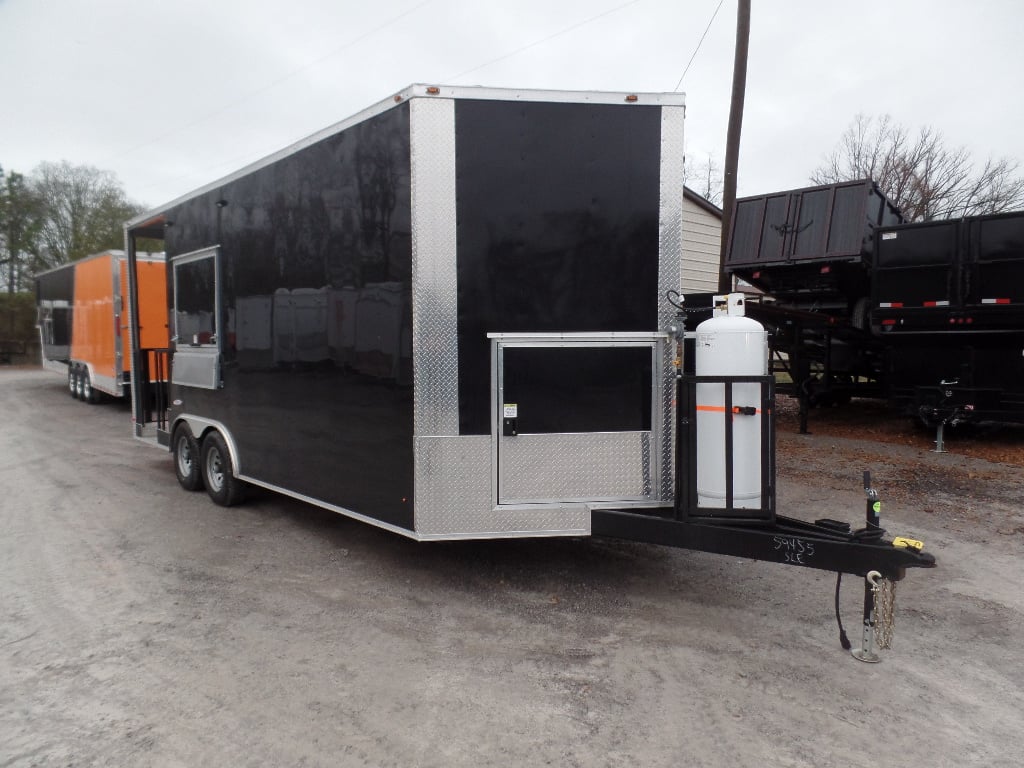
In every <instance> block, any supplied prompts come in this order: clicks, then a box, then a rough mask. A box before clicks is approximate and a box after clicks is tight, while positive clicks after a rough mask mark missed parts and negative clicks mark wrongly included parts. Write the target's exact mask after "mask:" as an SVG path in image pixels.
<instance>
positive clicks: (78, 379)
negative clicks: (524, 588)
mask: <svg viewBox="0 0 1024 768" xmlns="http://www.w3.org/2000/svg"><path fill="white" fill-rule="evenodd" d="M83 373H85V369H84V368H78V367H76V368H75V399H77V400H84V399H85V398H84V397H83V396H82V374H83Z"/></svg>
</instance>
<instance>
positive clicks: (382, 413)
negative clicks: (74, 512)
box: [126, 86, 934, 580]
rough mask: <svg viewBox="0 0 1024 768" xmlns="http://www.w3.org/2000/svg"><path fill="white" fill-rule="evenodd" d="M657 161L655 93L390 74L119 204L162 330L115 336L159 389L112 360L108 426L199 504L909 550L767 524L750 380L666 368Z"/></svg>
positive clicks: (769, 474) (764, 547)
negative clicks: (218, 161) (158, 200)
mask: <svg viewBox="0 0 1024 768" xmlns="http://www.w3.org/2000/svg"><path fill="white" fill-rule="evenodd" d="M682 161H683V100H682V97H681V96H680V95H678V94H662V95H658V94H613V93H593V92H587V93H563V92H544V91H503V90H492V89H482V88H438V87H433V86H429V87H428V86H412V87H410V88H409V89H407V90H405V91H402V92H401V93H399V94H396V95H395V96H394V97H393V98H390V99H388V100H387V101H385V102H382V103H380V104H378V105H376V106H375V107H372V108H370V109H369V110H366V111H365V112H363V113H361V114H359V115H357V116H355V117H353V118H352V119H350V120H347V121H344V122H342V123H340V124H338V125H336V126H333V127H332V128H329V129H327V130H325V131H323V132H321V133H319V134H317V135H315V136H313V137H311V138H310V139H308V140H306V141H303V142H301V143H299V144H297V145H295V146H294V147H291V148H290V149H288V150H285V151H283V152H281V153H279V154H277V155H274V156H272V157H270V158H267V159H266V160H265V161H262V162H260V163H257V164H255V165H253V166H251V167H249V168H246V169H244V170H242V171H240V172H238V173H236V174H233V175H231V176H229V177H227V178H225V179H223V180H221V181H218V182H216V183H213V184H211V185H209V186H207V187H204V188H202V189H200V190H198V191H196V192H195V193H192V194H190V195H186V196H185V197H183V198H180V199H178V200H176V201H174V202H172V203H169V204H168V205H166V206H163V207H161V208H159V209H156V210H154V211H151V212H149V213H147V214H144V215H142V216H140V217H138V218H136V219H134V220H133V221H131V222H129V223H128V225H127V228H126V242H127V247H128V250H129V254H130V255H131V254H133V253H134V249H135V247H136V242H137V241H138V240H139V239H141V238H159V239H162V240H163V241H164V247H165V250H166V252H167V258H168V262H167V264H168V284H169V287H170V290H169V301H168V307H167V311H168V313H169V316H170V318H171V326H172V329H173V335H172V339H171V346H170V348H169V349H167V350H149V349H146V348H145V347H144V346H143V345H140V344H138V343H135V345H134V349H135V351H136V354H135V357H134V361H133V362H134V364H135V365H136V366H137V367H139V368H143V367H145V366H146V365H147V364H149V362H150V361H152V360H157V361H160V360H161V359H162V357H167V358H169V364H170V371H171V374H170V379H169V384H168V388H167V400H166V401H164V400H162V395H163V389H162V388H160V387H151V386H147V384H146V382H148V381H149V377H147V376H141V375H140V376H136V377H133V379H132V381H133V383H137V385H136V387H135V389H134V390H133V414H134V420H135V423H134V430H135V435H136V436H137V437H139V438H140V439H143V440H148V441H152V442H154V443H160V444H162V445H165V446H168V447H169V448H170V450H171V452H172V454H173V457H174V466H175V470H176V472H177V475H178V479H179V481H180V482H181V484H182V485H183V486H184V487H185V488H188V489H193V490H194V489H198V488H200V487H202V486H204V485H205V487H206V490H207V491H208V492H209V493H210V495H211V497H213V499H214V500H215V501H216V502H218V503H221V504H226V505H228V504H232V503H235V502H237V501H238V500H240V498H241V495H242V492H243V491H244V488H245V485H246V484H253V485H256V486H260V487H265V488H269V489H272V490H275V491H278V492H281V493H285V494H288V495H290V496H294V497H296V498H299V499H303V500H306V501H309V502H312V503H314V504H317V505H319V506H322V507H325V508H328V509H331V510H335V511H337V512H340V513H343V514H346V515H349V516H352V517H355V518H358V519H360V520H364V521H366V522H370V523H372V524H375V525H378V526H381V527H383V528H386V529H389V530H392V531H395V532H398V533H401V534H403V535H406V536H409V537H412V538H415V539H418V540H438V539H460V538H495V537H523V536H564V535H589V534H601V535H609V536H618V537H623V538H630V539H636V540H643V541H653V542H658V543H662V544H667V545H672V546H681V547H688V548H692V549H700V550H707V551H713V552H729V553H734V554H740V555H744V556H747V557H754V558H760V559H765V560H771V561H776V562H780V563H789V564H793V565H801V566H808V567H815V568H824V569H828V570H837V571H840V572H846V573H855V574H859V575H862V576H863V575H867V574H868V573H870V572H877V573H878V574H880V575H881V576H884V577H887V578H890V579H894V580H895V579H899V578H902V576H903V575H904V571H905V569H906V568H907V567H915V566H919V567H920V566H923V567H928V566H931V565H934V559H933V558H932V557H931V556H930V555H928V554H927V553H924V552H921V551H919V550H920V547H917V548H915V547H898V546H894V545H893V543H892V542H890V541H889V540H886V539H884V538H883V532H882V531H881V529H879V528H878V527H877V526H875V527H874V528H872V529H871V530H870V531H868V533H867V535H865V533H864V532H863V531H852V530H851V529H850V526H849V525H846V526H843V525H842V524H836V523H835V522H834V521H831V520H823V521H821V522H820V523H802V522H800V521H795V520H791V519H786V518H783V517H781V516H777V515H776V511H775V478H774V469H775V464H774V432H773V418H772V410H773V409H772V403H773V390H772V386H773V382H772V381H771V379H770V378H769V377H768V376H766V375H763V374H764V373H765V371H764V370H760V371H759V375H747V374H744V375H732V374H730V373H729V372H728V371H725V372H723V373H722V375H709V374H708V373H707V372H704V373H701V371H700V370H698V371H697V373H698V374H700V375H696V376H692V377H691V376H684V375H683V370H684V366H683V365H682V361H681V359H680V357H681V349H682V347H683V341H684V337H685V334H684V332H683V320H684V318H685V314H684V312H683V311H682V307H681V305H680V304H679V300H678V299H676V298H672V297H675V296H678V292H679V290H680V282H681V278H680V274H681V270H680V261H681V253H682V247H681V245H682V215H681V213H682V205H683V193H684V190H683V164H682ZM686 287H687V286H685V285H684V286H682V288H683V289H685V288H686ZM132 298H133V310H132V311H133V315H134V314H135V313H137V309H138V308H137V298H138V297H137V294H136V293H135V292H134V290H133V292H132ZM740 298H741V297H740ZM731 301H732V298H731V297H730V303H729V304H728V306H732V303H731ZM741 303H742V301H740V304H741ZM722 306H726V303H725V302H723V303H722ZM737 306H739V305H737ZM716 311H717V310H716ZM725 322H726V324H728V323H730V322H731V321H730V320H728V319H727V320H726V321H725ZM135 325H137V323H135ZM754 325H756V323H755V324H754ZM758 328H759V327H758ZM758 333H759V334H760V335H761V336H762V337H763V330H761V329H760V328H759V330H758ZM696 342H697V345H698V346H700V347H703V348H706V349H709V350H711V349H714V348H715V346H716V345H715V342H714V340H713V339H712V338H711V336H709V335H707V334H705V336H704V337H702V335H701V332H700V330H699V329H698V332H697V334H696ZM766 356H767V353H766V352H765V353H764V355H763V357H766ZM724 358H725V359H726V362H727V363H728V362H729V361H730V356H729V355H725V356H724ZM762 363H763V360H762ZM709 387H710V389H708V388H709ZM702 392H703V393H704V394H701V393H702ZM709 392H711V393H712V394H713V395H714V398H717V399H715V400H714V402H711V403H708V402H703V403H701V402H698V401H699V400H700V398H701V397H708V396H709V395H708V393H709ZM701 424H704V425H705V426H704V427H701ZM707 425H711V426H710V427H708V426H707ZM709 444H714V445H715V446H717V447H716V448H715V449H714V450H707V449H706V446H707V445H709ZM701 446H705V450H704V451H703V453H701V452H700V447H701ZM698 454H700V455H701V456H703V457H705V458H708V459H709V461H710V463H708V462H705V461H704V460H703V459H699V458H698ZM737 456H739V457H743V458H742V459H741V460H740V459H736V458H735V457H737ZM741 463H742V465H743V466H740V464H741ZM708 477H710V478H711V479H712V482H713V484H715V487H714V488H713V489H711V490H709V489H708V488H707V487H705V486H701V487H698V486H699V485H700V483H701V482H705V483H706V482H707V481H706V480H702V479H701V478H708Z"/></svg>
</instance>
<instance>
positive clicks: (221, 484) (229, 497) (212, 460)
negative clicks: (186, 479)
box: [202, 431, 245, 507]
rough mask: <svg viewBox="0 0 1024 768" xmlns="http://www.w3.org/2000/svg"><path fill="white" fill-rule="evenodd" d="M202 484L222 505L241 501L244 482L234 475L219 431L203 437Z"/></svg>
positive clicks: (225, 505)
mask: <svg viewBox="0 0 1024 768" xmlns="http://www.w3.org/2000/svg"><path fill="white" fill-rule="evenodd" d="M202 470H203V484H204V485H205V486H206V492H207V493H208V494H210V498H211V499H213V501H214V502H215V503H217V504H220V505H221V506H222V507H232V506H234V505H235V504H238V503H239V502H241V501H242V497H243V496H244V495H245V483H244V482H242V481H241V480H239V479H238V478H237V477H235V475H234V470H233V468H232V466H231V454H230V453H228V446H227V443H225V442H224V438H223V437H222V436H221V434H220V432H216V431H214V432H210V433H209V434H208V435H207V436H206V437H205V438H203V449H202Z"/></svg>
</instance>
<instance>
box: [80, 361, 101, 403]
mask: <svg viewBox="0 0 1024 768" xmlns="http://www.w3.org/2000/svg"><path fill="white" fill-rule="evenodd" d="M99 401H100V393H99V392H98V391H97V390H96V389H94V388H93V386H92V379H90V378H89V371H88V369H85V368H83V369H82V402H83V403H88V404H89V405H96V403H98V402H99Z"/></svg>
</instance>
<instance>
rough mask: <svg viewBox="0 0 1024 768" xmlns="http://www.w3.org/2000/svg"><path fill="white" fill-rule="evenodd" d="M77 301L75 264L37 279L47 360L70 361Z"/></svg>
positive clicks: (37, 297) (40, 320) (39, 318)
mask: <svg viewBox="0 0 1024 768" xmlns="http://www.w3.org/2000/svg"><path fill="white" fill-rule="evenodd" d="M74 298H75V265H74V264H68V265H66V266H64V267H61V268H58V269H54V270H51V271H49V272H46V273H44V274H41V275H38V276H37V277H36V306H37V307H38V308H39V317H38V323H39V326H40V328H41V329H42V344H43V360H51V361H55V362H62V363H66V362H68V360H69V359H70V357H71V322H72V316H71V315H72V307H73V305H74Z"/></svg>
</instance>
